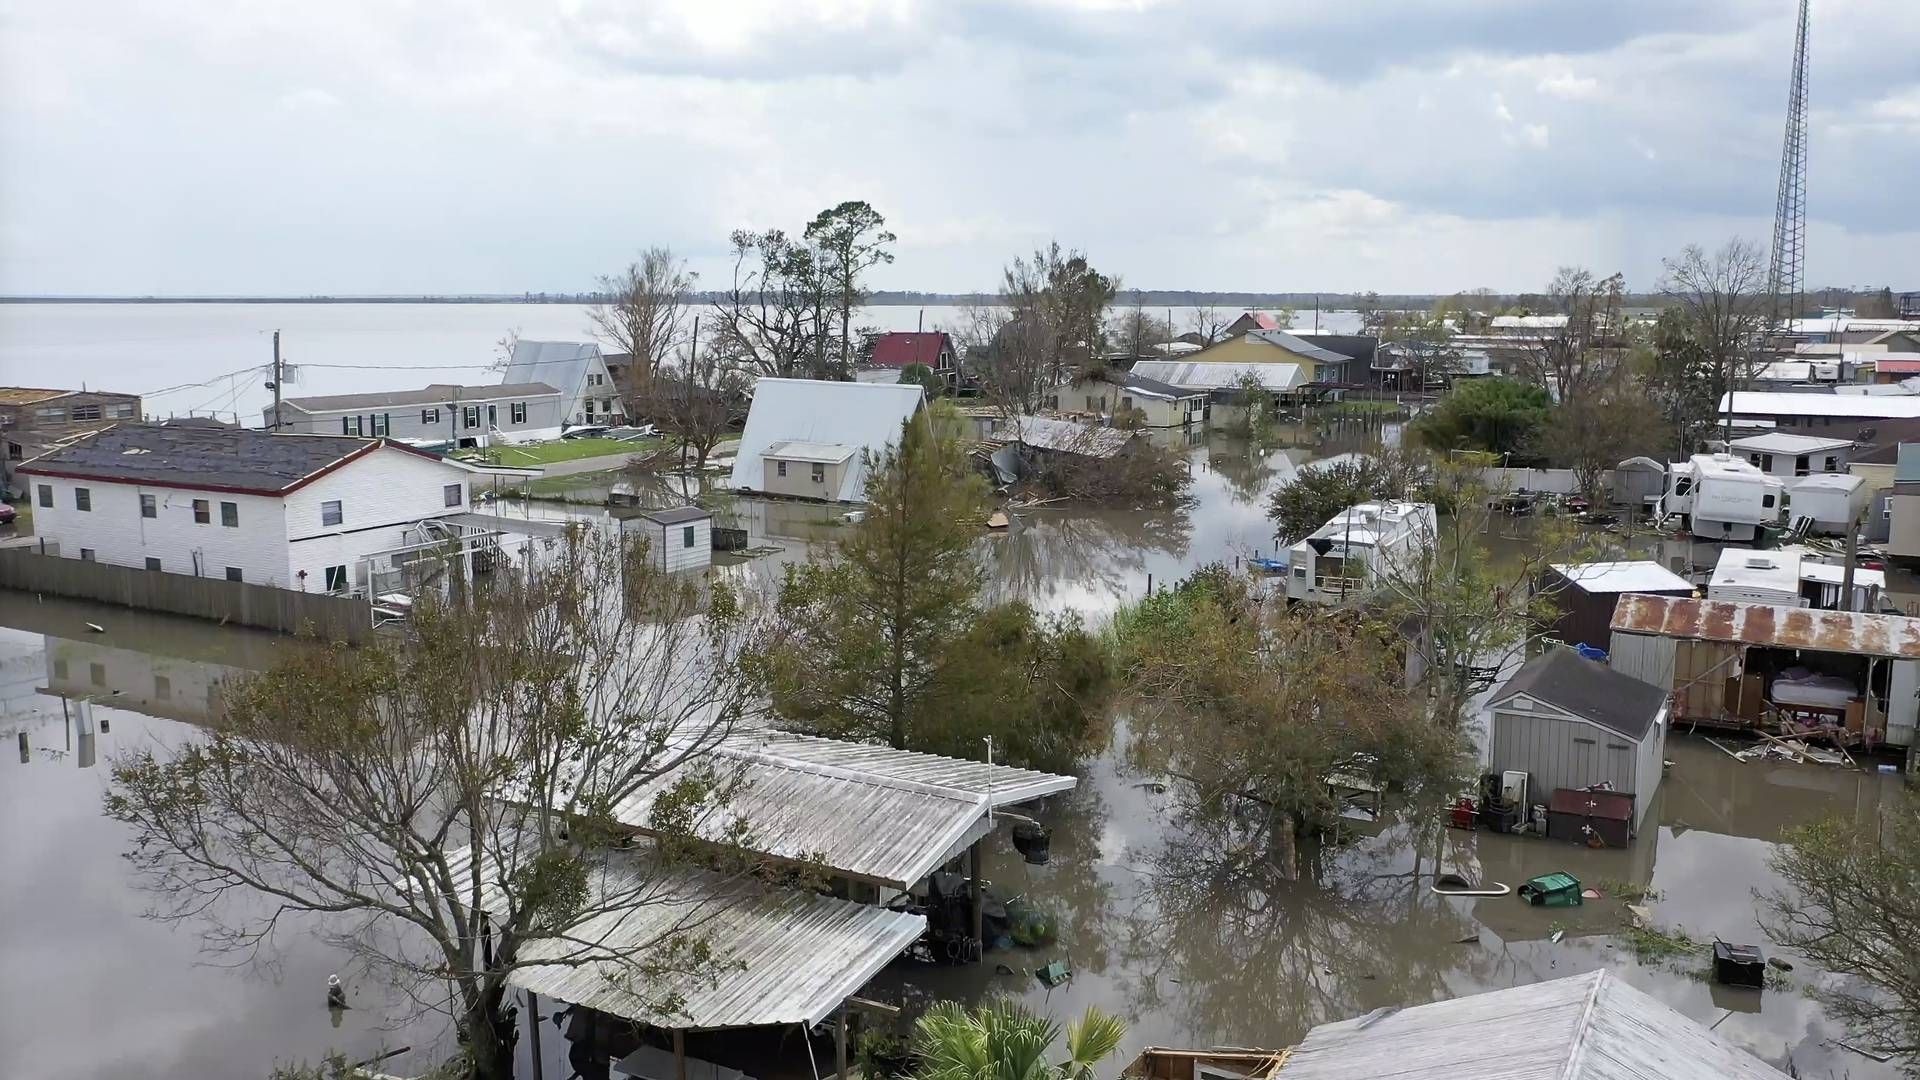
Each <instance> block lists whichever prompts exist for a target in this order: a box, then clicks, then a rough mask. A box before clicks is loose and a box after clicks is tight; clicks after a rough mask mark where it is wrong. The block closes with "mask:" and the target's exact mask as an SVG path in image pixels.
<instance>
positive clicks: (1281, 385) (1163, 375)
mask: <svg viewBox="0 0 1920 1080" xmlns="http://www.w3.org/2000/svg"><path fill="white" fill-rule="evenodd" d="M1133 371H1134V374H1136V375H1142V376H1145V377H1146V378H1149V379H1154V380H1157V381H1159V382H1163V383H1166V384H1167V385H1169V386H1179V387H1185V388H1188V389H1193V390H1234V389H1238V388H1239V386H1240V379H1241V377H1242V376H1245V375H1252V376H1253V377H1254V378H1256V379H1259V380H1260V385H1262V386H1264V387H1266V388H1267V389H1269V390H1274V391H1280V392H1285V391H1288V390H1292V389H1294V388H1295V387H1297V386H1299V385H1300V384H1301V383H1304V382H1306V381H1307V379H1306V373H1305V369H1304V368H1302V367H1301V366H1300V365H1299V364H1255V363H1243V364H1234V363H1215V362H1207V361H1201V360H1142V361H1140V362H1139V363H1137V364H1135V365H1133Z"/></svg>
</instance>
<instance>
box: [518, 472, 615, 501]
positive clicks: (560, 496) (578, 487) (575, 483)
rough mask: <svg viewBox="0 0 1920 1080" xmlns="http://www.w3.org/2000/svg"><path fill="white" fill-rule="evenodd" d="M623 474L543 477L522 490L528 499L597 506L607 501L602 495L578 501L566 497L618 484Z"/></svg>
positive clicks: (529, 483)
mask: <svg viewBox="0 0 1920 1080" xmlns="http://www.w3.org/2000/svg"><path fill="white" fill-rule="evenodd" d="M625 474H626V470H625V469H603V470H601V471H599V472H577V473H568V474H567V475H565V476H543V477H541V478H539V479H538V480H531V481H528V483H527V485H526V487H525V489H524V490H525V491H526V494H527V497H528V498H530V499H554V500H558V501H561V502H583V503H593V504H595V505H599V504H601V503H604V502H606V501H607V500H606V497H605V496H604V495H600V494H594V495H593V496H592V497H590V498H589V497H586V496H582V497H580V498H578V499H573V498H568V496H570V495H572V494H573V493H574V492H577V491H582V490H585V489H588V488H596V487H604V486H606V485H608V484H616V483H619V482H620V481H621V480H622V479H624V478H625Z"/></svg>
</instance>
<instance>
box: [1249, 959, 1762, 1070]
mask: <svg viewBox="0 0 1920 1080" xmlns="http://www.w3.org/2000/svg"><path fill="white" fill-rule="evenodd" d="M1280 1076H1281V1077H1283V1078H1284V1080H1355V1078H1358V1077H1367V1078H1369V1080H1374V1078H1377V1080H1461V1078H1463V1077H1476V1078H1481V1080H1786V1074H1784V1073H1782V1072H1779V1071H1778V1070H1776V1069H1774V1068H1773V1067H1772V1066H1770V1065H1768V1064H1767V1063H1765V1062H1763V1061H1761V1060H1760V1059H1759V1058H1756V1057H1754V1056H1753V1055H1751V1054H1749V1053H1747V1052H1746V1051H1744V1050H1741V1049H1740V1048H1739V1047H1736V1046H1734V1045H1733V1044H1732V1043H1729V1042H1727V1041H1726V1040H1724V1039H1722V1038H1720V1037H1719V1036H1718V1035H1715V1034H1714V1033H1713V1032H1711V1031H1709V1030H1708V1029H1707V1028H1706V1027H1705V1026H1703V1025H1701V1024H1699V1023H1697V1022H1695V1021H1694V1020H1693V1019H1692V1018H1690V1017H1688V1016H1687V1015H1686V1014H1684V1013H1681V1012H1679V1011H1678V1010H1676V1009H1674V1008H1672V1007H1670V1006H1668V1005H1666V1004H1664V1003H1662V1002H1660V1001H1658V1000H1655V999H1654V998H1653V997H1651V996H1650V995H1648V994H1645V993H1643V992H1641V991H1639V990H1636V989H1634V988H1633V987H1631V986H1628V985H1627V984H1626V983H1625V982H1623V981H1621V979H1620V977H1619V976H1618V975H1615V974H1613V973H1612V972H1610V971H1604V970H1602V971H1593V972H1589V973H1587V974H1585V975H1570V976H1568V977H1566V978H1564V979H1553V980H1550V981H1548V982H1543V983H1533V984H1531V985H1527V986H1515V987H1511V988H1509V989H1506V990H1493V991H1489V992H1487V993H1483V994H1469V995H1467V996H1466V997H1461V998H1454V999H1452V1000H1451V1001H1436V1002H1433V1003H1431V1004H1428V1005H1417V1006H1414V1007H1412V1008H1407V1009H1379V1010H1376V1011H1374V1012H1371V1013H1368V1014H1367V1015H1365V1016H1362V1017H1358V1018H1356V1019H1352V1020H1342V1021H1340V1022H1338V1023H1333V1024H1321V1025H1320V1026H1318V1027H1316V1028H1314V1029H1313V1030H1312V1031H1309V1032H1308V1033H1307V1037H1306V1038H1305V1039H1304V1040H1302V1041H1301V1043H1300V1045H1299V1046H1297V1047H1295V1048H1294V1049H1293V1053H1292V1054H1291V1055H1290V1056H1289V1057H1288V1058H1287V1064H1286V1067H1285V1068H1284V1069H1282V1070H1281V1072H1280Z"/></svg>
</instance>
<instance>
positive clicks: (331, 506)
mask: <svg viewBox="0 0 1920 1080" xmlns="http://www.w3.org/2000/svg"><path fill="white" fill-rule="evenodd" d="M342 520H343V518H342V516H341V514H340V500H338V499H334V500H333V501H331V502H323V503H321V504H320V524H322V525H338V524H340V522H341V521H342Z"/></svg>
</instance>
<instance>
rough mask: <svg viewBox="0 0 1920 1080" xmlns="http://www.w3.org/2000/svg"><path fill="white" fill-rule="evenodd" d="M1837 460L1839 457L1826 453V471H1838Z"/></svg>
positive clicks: (1838, 460)
mask: <svg viewBox="0 0 1920 1080" xmlns="http://www.w3.org/2000/svg"><path fill="white" fill-rule="evenodd" d="M1839 462H1840V459H1839V458H1836V457H1834V456H1833V455H1832V454H1828V455H1827V460H1826V465H1825V471H1827V472H1838V471H1840V464H1839Z"/></svg>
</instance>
